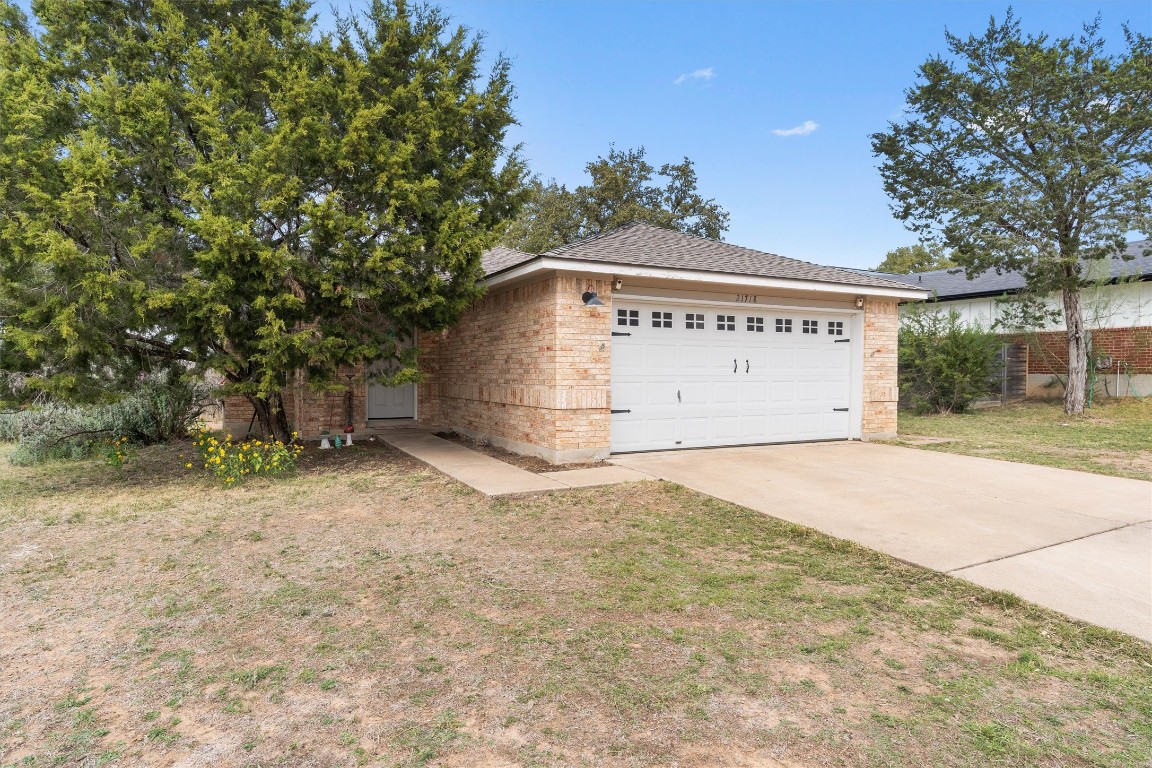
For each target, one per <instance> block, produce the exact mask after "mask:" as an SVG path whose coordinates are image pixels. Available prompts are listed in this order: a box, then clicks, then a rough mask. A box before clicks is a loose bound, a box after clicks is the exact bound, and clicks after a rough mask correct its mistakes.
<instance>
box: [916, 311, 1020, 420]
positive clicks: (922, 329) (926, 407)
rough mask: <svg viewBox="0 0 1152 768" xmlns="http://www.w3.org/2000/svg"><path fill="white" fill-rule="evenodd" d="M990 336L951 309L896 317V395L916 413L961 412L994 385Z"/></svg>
mask: <svg viewBox="0 0 1152 768" xmlns="http://www.w3.org/2000/svg"><path fill="white" fill-rule="evenodd" d="M1001 346H1002V342H1001V341H1000V339H999V338H998V337H997V336H996V334H994V333H992V332H991V331H989V330H988V329H987V328H983V327H980V326H977V325H968V324H965V323H964V322H963V321H962V320H961V317H960V313H959V312H957V311H956V310H955V309H952V310H949V311H948V312H944V311H942V310H941V309H939V308H934V307H933V306H932V305H931V304H927V305H923V306H915V307H912V308H911V309H910V310H909V311H908V313H907V314H905V315H904V316H903V317H902V318H900V349H899V358H900V374H899V381H900V392H901V394H902V395H904V396H905V397H907V398H908V401H909V403H910V405H911V406H912V408H913V410H915V411H916V412H917V413H928V412H933V413H963V412H964V411H965V410H967V409H968V407H969V406H970V405H972V403H973V401H975V400H976V399H977V398H978V397H982V396H984V395H986V394H988V393H989V391H990V390H991V388H992V387H993V386H994V384H995V382H996V373H997V370H998V366H997V363H996V354H997V353H998V352H999V351H1000V348H1001Z"/></svg>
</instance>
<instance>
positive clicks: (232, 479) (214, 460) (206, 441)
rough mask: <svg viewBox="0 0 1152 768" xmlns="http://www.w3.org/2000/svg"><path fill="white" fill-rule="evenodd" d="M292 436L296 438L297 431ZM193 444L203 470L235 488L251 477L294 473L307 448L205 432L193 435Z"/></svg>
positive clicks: (293, 444) (270, 440)
mask: <svg viewBox="0 0 1152 768" xmlns="http://www.w3.org/2000/svg"><path fill="white" fill-rule="evenodd" d="M292 437H293V439H295V437H296V433H295V432H293V433H292ZM192 444H193V445H195V446H196V449H197V450H198V451H199V452H200V461H201V463H202V464H203V466H204V469H206V470H208V472H209V473H211V474H212V475H213V476H214V477H215V478H216V479H217V480H219V481H220V482H222V483H224V485H233V484H235V483H239V482H241V481H243V480H246V479H248V478H249V477H256V476H276V475H283V474H285V473H287V472H291V471H292V470H293V469H295V468H296V462H297V460H298V459H299V458H300V454H301V453H303V452H304V447H303V446H302V445H300V444H298V443H295V442H290V443H285V442H283V441H281V440H275V439H272V438H269V439H268V440H243V441H240V442H233V441H232V435H225V436H224V439H223V440H221V439H220V438H218V437H216V436H215V435H213V434H211V433H209V432H206V431H204V430H200V431H199V432H198V433H197V434H196V435H195V436H194V439H193V441H192ZM188 466H189V467H191V466H192V465H191V464H189V465H188Z"/></svg>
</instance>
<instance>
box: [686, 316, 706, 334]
mask: <svg viewBox="0 0 1152 768" xmlns="http://www.w3.org/2000/svg"><path fill="white" fill-rule="evenodd" d="M684 327H685V328H687V329H689V330H692V331H702V330H704V315H696V314H692V313H691V312H689V313H688V314H686V315H684Z"/></svg>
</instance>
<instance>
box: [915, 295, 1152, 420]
mask: <svg viewBox="0 0 1152 768" xmlns="http://www.w3.org/2000/svg"><path fill="white" fill-rule="evenodd" d="M1081 302H1082V306H1083V308H1084V316H1085V321H1086V323H1087V325H1088V328H1089V330H1090V331H1091V334H1092V350H1093V355H1094V357H1095V358H1096V359H1100V358H1110V362H1111V365H1110V366H1108V368H1107V369H1099V370H1097V371H1096V376H1097V387H1096V390H1097V393H1098V394H1100V395H1104V396H1110V397H1117V396H1119V397H1124V396H1128V395H1140V396H1147V395H1152V282H1148V281H1144V282H1129V283H1120V284H1118V285H1103V286H1099V287H1090V288H1086V289H1085V290H1084V292H1083V293H1082V295H1081ZM1045 305H1046V306H1047V307H1048V308H1049V309H1052V310H1057V311H1061V312H1062V311H1063V304H1062V302H1061V299H1060V295H1059V294H1052V295H1050V296H1047V297H1045ZM932 306H937V307H939V308H940V309H942V310H944V311H948V310H949V309H955V310H956V311H958V312H959V313H960V316H961V318H962V319H963V320H964V321H965V322H967V323H972V324H978V325H981V326H983V327H986V328H994V327H995V326H994V325H993V324H994V322H995V321H996V320H998V319H1000V318H1001V317H1002V316H1003V308H1002V307H1001V306H1000V304H999V302H998V299H997V298H996V297H980V298H971V299H963V298H962V299H950V300H944V301H940V302H935V303H934V304H933V305H932ZM902 311H903V312H906V311H908V307H907V305H905V306H904V307H902ZM1004 336H1005V340H1006V341H1013V342H1022V343H1025V344H1027V345H1028V349H1029V354H1028V372H1027V376H1028V379H1027V380H1028V383H1027V396H1028V397H1030V398H1055V397H1062V396H1063V394H1064V388H1063V386H1062V385H1061V384H1060V377H1061V376H1062V375H1063V374H1064V373H1065V372H1066V371H1067V366H1068V337H1067V334H1066V332H1065V330H1064V324H1063V320H1062V319H1061V320H1059V321H1057V322H1053V323H1049V324H1048V325H1047V326H1045V327H1044V328H1041V329H1038V330H1036V331H1034V332H1030V333H1017V334H1004Z"/></svg>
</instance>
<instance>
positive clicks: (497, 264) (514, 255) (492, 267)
mask: <svg viewBox="0 0 1152 768" xmlns="http://www.w3.org/2000/svg"><path fill="white" fill-rule="evenodd" d="M534 258H536V257H535V256H533V255H532V254H530V253H524V251H518V250H516V249H515V248H505V247H504V246H502V245H498V246H496V247H495V248H493V249H491V250H489V251H484V255H483V256H481V263H482V265H483V267H484V274H485V275H491V274H494V273H496V272H500V271H503V270H505V269H508V268H509V267H514V266H516V265H517V264H523V263H524V262H526V261H531V260H532V259H534Z"/></svg>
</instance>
